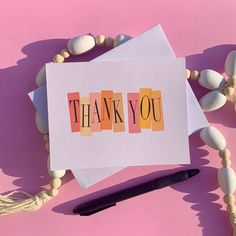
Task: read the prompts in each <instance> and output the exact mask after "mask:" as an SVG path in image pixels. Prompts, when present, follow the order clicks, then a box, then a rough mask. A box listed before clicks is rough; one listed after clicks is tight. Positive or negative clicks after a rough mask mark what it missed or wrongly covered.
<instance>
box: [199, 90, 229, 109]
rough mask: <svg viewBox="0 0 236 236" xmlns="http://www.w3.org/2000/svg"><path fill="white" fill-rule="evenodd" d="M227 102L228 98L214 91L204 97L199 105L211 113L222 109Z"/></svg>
mask: <svg viewBox="0 0 236 236" xmlns="http://www.w3.org/2000/svg"><path fill="white" fill-rule="evenodd" d="M226 101H227V97H226V96H225V95H224V94H223V93H222V92H220V91H218V90H214V91H211V92H209V93H207V94H206V95H205V96H203V97H202V98H201V99H200V101H199V103H200V105H201V108H202V110H203V111H204V112H209V111H214V110H217V109H219V108H221V107H222V106H224V104H225V103H226Z"/></svg>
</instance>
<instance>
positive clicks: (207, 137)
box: [200, 126, 226, 150]
mask: <svg viewBox="0 0 236 236" xmlns="http://www.w3.org/2000/svg"><path fill="white" fill-rule="evenodd" d="M200 137H201V139H202V141H203V142H204V143H205V144H207V145H208V146H210V147H212V148H214V149H217V150H222V149H224V148H225V147H226V140H225V137H224V135H223V134H222V133H221V132H220V131H219V130H218V129H217V128H215V127H214V126H208V127H205V128H203V129H202V130H201V131H200Z"/></svg>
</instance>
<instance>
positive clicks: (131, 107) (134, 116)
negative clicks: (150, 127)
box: [127, 93, 140, 133]
mask: <svg viewBox="0 0 236 236" xmlns="http://www.w3.org/2000/svg"><path fill="white" fill-rule="evenodd" d="M127 102H128V104H127V106H128V123H129V133H140V127H139V93H128V94H127Z"/></svg>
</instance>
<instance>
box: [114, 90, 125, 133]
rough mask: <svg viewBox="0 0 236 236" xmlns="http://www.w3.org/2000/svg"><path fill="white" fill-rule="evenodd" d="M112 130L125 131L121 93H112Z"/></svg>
mask: <svg viewBox="0 0 236 236" xmlns="http://www.w3.org/2000/svg"><path fill="white" fill-rule="evenodd" d="M112 105H113V109H112V110H113V130H114V132H122V131H125V118H124V108H123V99H122V93H113V100H112Z"/></svg>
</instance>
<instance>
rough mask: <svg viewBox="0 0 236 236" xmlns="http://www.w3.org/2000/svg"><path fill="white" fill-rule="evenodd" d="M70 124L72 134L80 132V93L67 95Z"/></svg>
mask: <svg viewBox="0 0 236 236" xmlns="http://www.w3.org/2000/svg"><path fill="white" fill-rule="evenodd" d="M67 99H68V105H69V113H70V124H71V131H72V132H79V131H80V94H79V93H78V92H73V93H68V94H67Z"/></svg>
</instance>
